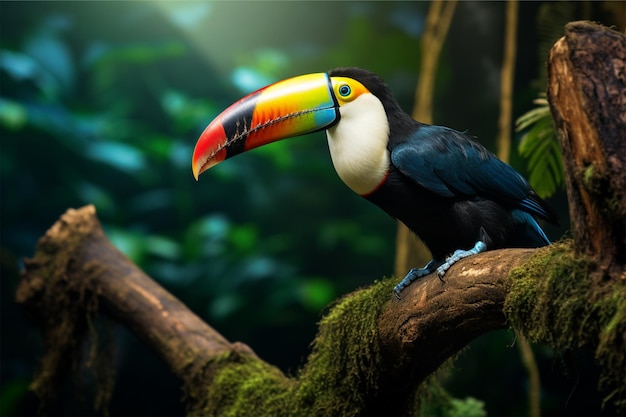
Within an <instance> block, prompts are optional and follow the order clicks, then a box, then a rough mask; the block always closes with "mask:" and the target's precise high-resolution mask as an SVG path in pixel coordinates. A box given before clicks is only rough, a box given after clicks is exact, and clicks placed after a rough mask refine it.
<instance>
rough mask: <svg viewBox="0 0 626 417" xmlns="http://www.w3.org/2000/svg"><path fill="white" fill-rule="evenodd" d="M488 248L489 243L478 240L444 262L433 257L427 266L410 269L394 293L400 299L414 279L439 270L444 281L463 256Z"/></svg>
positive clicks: (440, 277)
mask: <svg viewBox="0 0 626 417" xmlns="http://www.w3.org/2000/svg"><path fill="white" fill-rule="evenodd" d="M486 250H487V245H486V244H485V243H484V242H482V241H480V240H479V241H478V242H476V244H475V245H474V247H473V248H472V249H468V250H463V249H457V250H456V251H455V252H454V253H453V254H452V255H451V256H450V257H448V258H447V259H446V260H445V261H444V262H441V261H439V262H438V261H435V260H434V259H433V260H431V261H430V262H428V263H427V264H426V266H424V267H423V268H412V269H411V270H410V271H409V273H408V274H406V276H405V277H404V279H402V281H400V283H399V284H398V285H396V286H395V287H394V289H393V293H394V295H395V296H396V298H397V299H398V300H399V299H400V293H401V292H402V290H404V289H405V288H406V287H408V286H409V285H411V283H412V282H413V281H416V280H417V279H418V278H421V277H424V276H426V275H428V274H431V273H433V272H435V271H437V276H438V277H439V279H440V280H441V282H443V277H444V275H445V274H446V272H448V269H450V267H451V266H452V265H454V264H455V263H457V262H458V261H460V260H461V259H463V258H467V257H468V256H472V255H476V254H477V253H480V252H484V251H486Z"/></svg>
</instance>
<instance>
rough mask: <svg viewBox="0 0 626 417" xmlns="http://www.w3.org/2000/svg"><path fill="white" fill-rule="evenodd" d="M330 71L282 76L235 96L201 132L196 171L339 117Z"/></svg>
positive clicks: (196, 173) (195, 155)
mask: <svg viewBox="0 0 626 417" xmlns="http://www.w3.org/2000/svg"><path fill="white" fill-rule="evenodd" d="M338 107H339V105H338V104H337V100H336V99H335V96H334V94H333V89H332V85H331V81H330V78H329V76H328V74H326V73H316V74H308V75H302V76H299V77H294V78H289V79H287V80H283V81H279V82H277V83H275V84H272V85H269V86H267V87H264V88H262V89H260V90H257V91H255V92H254V93H251V94H249V95H247V96H246V97H244V98H242V99H241V100H239V101H237V102H235V103H234V104H232V105H231V106H230V107H228V108H227V109H226V110H224V111H223V112H222V113H221V114H220V115H218V116H217V117H216V118H215V119H214V120H213V121H212V122H211V123H210V124H209V125H208V126H207V127H206V129H204V132H202V135H200V138H199V139H198V142H197V143H196V147H195V149H194V151H193V157H192V161H191V168H192V171H193V176H194V178H195V179H196V180H197V179H198V176H199V175H200V174H202V173H203V172H204V171H206V170H207V169H209V168H211V167H213V166H215V165H217V164H218V163H220V162H222V161H223V160H225V159H228V158H231V157H233V156H235V155H237V154H240V153H242V152H245V151H247V150H250V149H254V148H257V147H259V146H263V145H265V144H268V143H271V142H275V141H278V140H281V139H285V138H289V137H294V136H299V135H304V134H306V133H311V132H315V131H318V130H322V129H326V128H328V127H330V126H332V125H333V124H335V123H336V122H337V121H338V120H339V109H338Z"/></svg>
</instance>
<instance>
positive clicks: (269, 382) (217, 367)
mask: <svg viewBox="0 0 626 417" xmlns="http://www.w3.org/2000/svg"><path fill="white" fill-rule="evenodd" d="M393 285H394V282H393V281H392V280H384V281H381V282H378V283H376V284H374V285H373V286H371V287H369V288H367V289H364V290H360V291H358V292H357V293H353V294H351V295H349V296H347V297H345V298H343V299H342V300H340V301H339V302H338V303H337V304H336V305H334V306H333V307H332V308H331V309H330V311H329V312H328V314H327V315H326V316H325V317H324V318H323V319H322V321H321V322H320V328H319V332H318V335H317V338H316V339H315V341H314V342H313V351H312V353H311V355H310V357H309V360H308V361H307V365H306V366H305V367H304V369H303V370H302V371H301V372H300V373H299V375H298V377H297V378H288V377H285V376H284V375H283V374H282V373H281V372H280V371H279V370H278V369H277V368H275V367H272V366H270V365H267V364H265V363H263V362H262V361H259V360H257V359H256V358H253V357H250V356H248V355H244V354H237V353H229V354H227V355H224V356H222V357H219V358H217V359H216V360H214V361H212V362H211V363H209V364H207V366H206V369H205V370H204V372H203V375H202V376H201V377H200V378H198V380H197V384H195V383H194V384H193V385H194V386H190V385H191V384H189V383H188V386H187V387H186V391H187V397H188V400H189V401H188V402H190V403H192V405H191V407H190V409H189V410H188V411H189V414H190V415H204V416H252V415H263V416H270V415H271V416H278V417H281V416H355V415H359V414H360V412H361V410H363V407H364V406H365V403H366V400H367V398H368V394H371V393H373V392H374V391H375V390H376V388H377V386H378V378H379V372H380V367H379V366H377V363H378V361H379V358H380V344H379V343H380V342H379V338H378V333H377V330H376V329H377V322H378V318H379V315H380V311H381V309H382V308H383V305H384V304H385V303H386V302H388V301H389V299H390V294H391V293H392V288H393ZM198 387H200V388H198Z"/></svg>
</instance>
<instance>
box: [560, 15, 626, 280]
mask: <svg viewBox="0 0 626 417" xmlns="http://www.w3.org/2000/svg"><path fill="white" fill-rule="evenodd" d="M548 100H549V102H550V108H551V111H552V116H553V117H554V120H555V123H556V126H557V131H558V136H559V141H560V145H561V150H562V152H563V167H564V169H565V184H566V187H567V195H568V202H569V210H570V218H571V223H572V233H573V236H574V241H575V242H576V249H577V251H579V253H581V254H587V255H591V256H594V257H596V258H597V259H598V261H599V262H600V263H601V264H602V265H603V266H604V269H605V270H610V271H619V270H622V271H623V268H624V263H625V262H626V220H625V219H626V36H624V34H622V33H620V32H616V31H614V30H611V29H608V28H604V27H602V26H599V25H597V24H594V23H590V22H572V23H569V24H567V25H566V26H565V36H564V37H563V38H561V39H559V41H558V42H556V44H555V45H554V47H553V48H552V50H551V51H550V57H549V60H548ZM623 278H626V277H623Z"/></svg>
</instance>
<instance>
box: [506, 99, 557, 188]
mask: <svg viewBox="0 0 626 417" xmlns="http://www.w3.org/2000/svg"><path fill="white" fill-rule="evenodd" d="M534 103H535V104H536V105H537V107H536V108H534V109H533V110H530V111H529V112H528V113H525V114H523V115H522V116H520V117H519V118H518V119H517V121H516V130H517V131H518V132H521V131H524V130H527V132H526V133H525V134H524V135H523V136H522V140H521V142H520V144H519V153H520V155H521V156H523V157H524V158H526V159H528V172H529V177H528V181H529V182H530V185H531V186H532V187H533V188H534V189H535V191H537V194H538V195H539V196H540V197H543V198H546V197H549V196H551V195H553V194H554V193H555V192H556V190H557V188H558V187H560V186H562V185H563V175H564V174H563V162H562V161H561V150H560V148H559V142H558V140H557V137H556V128H555V126H554V121H553V120H552V114H551V113H550V106H549V105H548V100H547V99H546V98H545V95H544V97H542V98H539V99H536V100H535V101H534Z"/></svg>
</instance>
